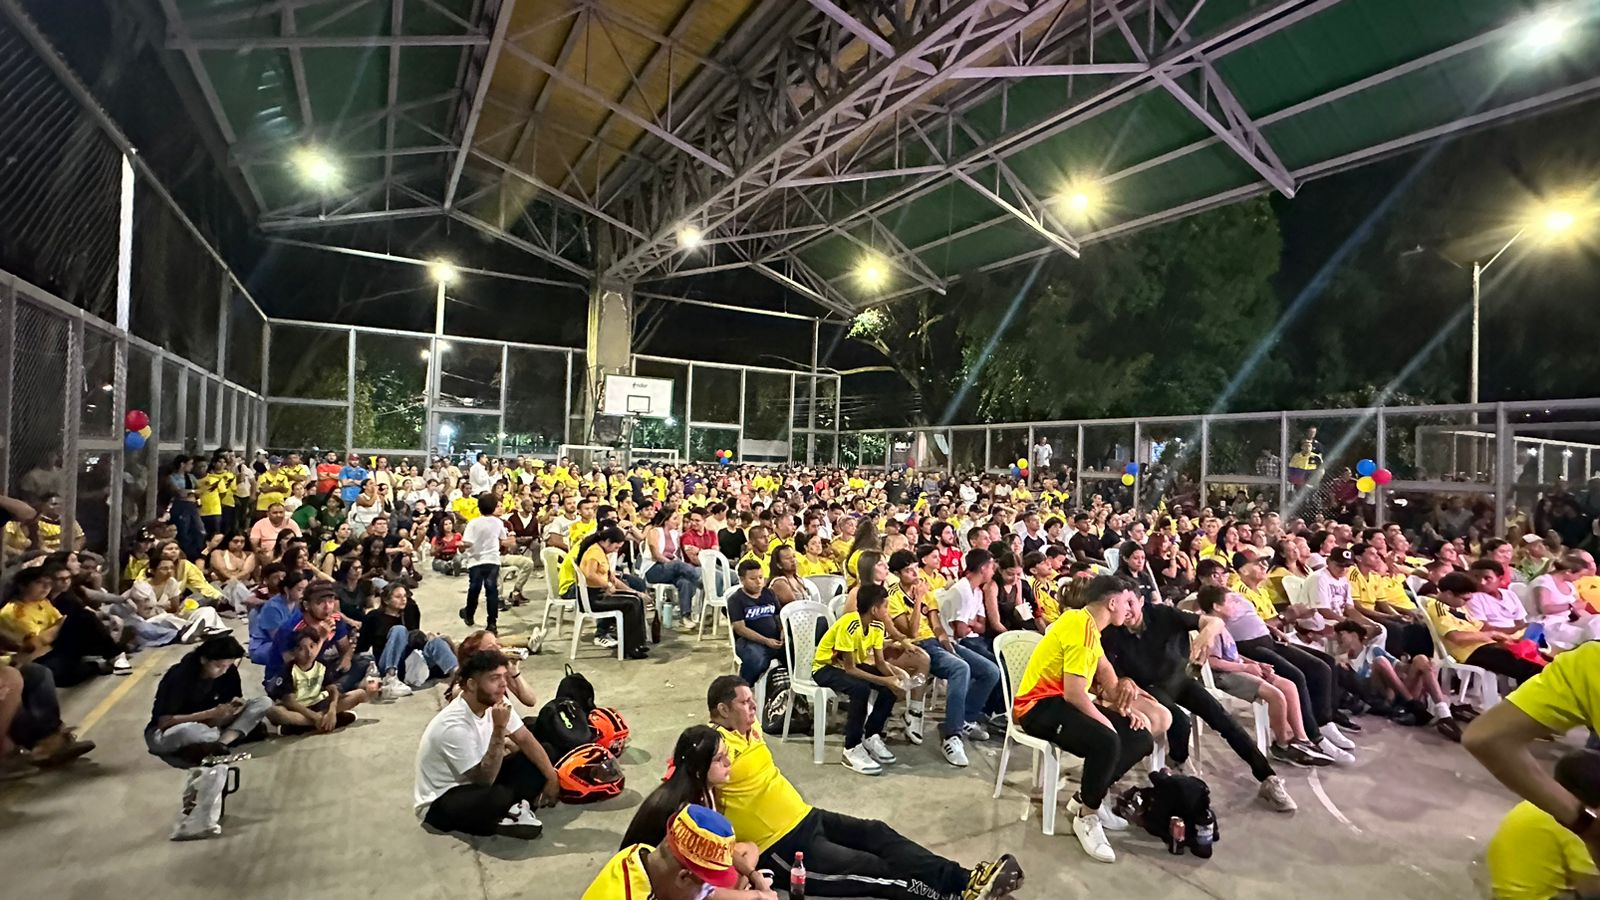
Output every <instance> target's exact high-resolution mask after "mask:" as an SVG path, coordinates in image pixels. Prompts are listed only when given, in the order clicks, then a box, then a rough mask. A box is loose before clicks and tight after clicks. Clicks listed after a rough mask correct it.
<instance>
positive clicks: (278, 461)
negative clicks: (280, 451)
mask: <svg viewBox="0 0 1600 900" xmlns="http://www.w3.org/2000/svg"><path fill="white" fill-rule="evenodd" d="M267 465H269V466H281V465H283V457H281V456H269V457H267Z"/></svg>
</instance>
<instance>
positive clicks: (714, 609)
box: [695, 550, 739, 641]
mask: <svg viewBox="0 0 1600 900" xmlns="http://www.w3.org/2000/svg"><path fill="white" fill-rule="evenodd" d="M719 576H720V577H721V578H722V583H723V584H725V585H727V587H726V588H724V589H723V591H722V592H720V593H719V592H718V591H717V579H718V577H719ZM738 587H739V585H738V583H737V582H736V581H734V577H733V567H732V566H730V565H729V564H728V558H727V557H726V556H723V555H722V554H721V553H720V552H718V551H716V550H701V551H700V593H701V595H702V599H701V601H700V630H699V633H698V634H696V635H695V640H696V641H703V640H705V638H706V620H707V619H713V617H714V616H717V615H718V614H720V615H721V616H722V618H727V616H728V594H729V592H731V591H733V590H736V589H737V588H738ZM728 635H729V637H728V640H730V641H731V640H733V637H732V635H733V623H732V622H729V623H728ZM711 636H712V637H713V638H715V637H716V636H717V622H716V620H715V619H713V620H712V622H711Z"/></svg>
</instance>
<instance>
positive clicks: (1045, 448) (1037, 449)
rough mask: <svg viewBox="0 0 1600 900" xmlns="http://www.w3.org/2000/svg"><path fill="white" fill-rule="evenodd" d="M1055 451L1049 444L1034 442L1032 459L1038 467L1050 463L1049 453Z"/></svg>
mask: <svg viewBox="0 0 1600 900" xmlns="http://www.w3.org/2000/svg"><path fill="white" fill-rule="evenodd" d="M1053 452H1055V451H1054V450H1053V449H1051V447H1050V445H1049V444H1035V445H1034V447H1033V461H1034V463H1035V464H1037V465H1038V466H1039V467H1040V468H1044V467H1045V466H1048V465H1050V454H1051V453H1053Z"/></svg>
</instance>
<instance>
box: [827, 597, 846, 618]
mask: <svg viewBox="0 0 1600 900" xmlns="http://www.w3.org/2000/svg"><path fill="white" fill-rule="evenodd" d="M849 602H850V595H849V594H834V595H833V598H832V599H831V600H829V601H828V602H827V604H825V605H826V606H827V607H828V615H829V616H830V617H832V618H833V620H834V621H838V619H839V617H840V616H842V615H844V607H845V604H847V603H849Z"/></svg>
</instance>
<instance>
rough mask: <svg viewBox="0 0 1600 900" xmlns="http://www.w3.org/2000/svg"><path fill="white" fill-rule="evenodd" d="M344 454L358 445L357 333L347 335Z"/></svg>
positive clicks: (345, 348) (352, 331)
mask: <svg viewBox="0 0 1600 900" xmlns="http://www.w3.org/2000/svg"><path fill="white" fill-rule="evenodd" d="M344 403H345V406H344V453H345V456H346V457H347V458H348V457H349V455H350V450H351V448H353V447H355V445H356V333H355V331H354V330H351V331H348V332H346V333H345V345H344Z"/></svg>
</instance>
